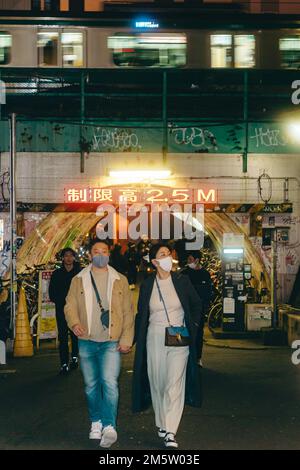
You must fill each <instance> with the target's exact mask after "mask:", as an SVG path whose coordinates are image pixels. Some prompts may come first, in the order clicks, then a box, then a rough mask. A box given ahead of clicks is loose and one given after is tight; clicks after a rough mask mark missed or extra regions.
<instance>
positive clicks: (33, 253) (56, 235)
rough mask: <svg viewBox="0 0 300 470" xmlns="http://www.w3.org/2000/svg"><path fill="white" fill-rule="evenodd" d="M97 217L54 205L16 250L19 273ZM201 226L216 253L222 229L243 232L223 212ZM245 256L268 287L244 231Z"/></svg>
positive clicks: (49, 258)
mask: <svg viewBox="0 0 300 470" xmlns="http://www.w3.org/2000/svg"><path fill="white" fill-rule="evenodd" d="M100 219H101V217H100V216H97V215H96V213H95V212H59V211H58V209H57V210H56V211H54V212H52V213H50V214H49V215H47V216H46V218H45V219H44V220H42V221H41V222H40V223H39V224H38V226H37V227H36V228H35V230H34V231H33V232H32V233H31V235H30V236H29V237H28V238H27V239H26V240H25V242H24V244H23V246H22V247H21V249H20V250H19V252H18V256H17V269H18V272H19V273H22V272H23V271H24V270H25V269H26V267H27V266H30V267H33V266H38V265H44V264H47V263H50V262H54V261H55V255H56V253H57V252H59V251H60V250H61V249H62V248H64V247H66V246H72V247H74V248H79V246H80V245H81V244H82V242H83V240H84V237H85V236H86V234H87V233H88V232H89V231H90V230H91V229H92V228H93V227H95V225H96V224H97V223H98V221H99V220H100ZM205 230H206V232H207V233H208V235H209V236H210V238H211V240H212V242H213V244H214V246H215V248H216V249H217V251H218V253H219V254H221V248H222V240H223V233H235V234H244V232H243V231H242V229H241V228H240V227H239V226H238V225H237V224H236V223H235V221H233V220H232V219H231V218H230V217H229V215H228V214H226V213H206V214H205ZM244 235H245V234H244ZM245 260H246V262H247V263H251V265H252V272H253V276H254V278H255V279H256V280H257V282H259V281H260V277H261V273H262V272H263V273H264V275H265V280H266V286H267V288H268V289H270V286H271V282H270V276H269V274H268V273H267V271H266V268H265V265H264V263H263V261H262V259H261V258H260V256H259V254H258V252H257V251H256V249H255V247H254V246H253V245H252V243H251V241H250V240H249V238H248V237H247V235H245Z"/></svg>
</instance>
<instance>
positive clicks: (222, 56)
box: [210, 34, 255, 68]
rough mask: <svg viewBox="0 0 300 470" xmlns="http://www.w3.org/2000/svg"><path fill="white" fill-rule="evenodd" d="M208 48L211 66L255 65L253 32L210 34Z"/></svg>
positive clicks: (249, 66) (244, 66)
mask: <svg viewBox="0 0 300 470" xmlns="http://www.w3.org/2000/svg"><path fill="white" fill-rule="evenodd" d="M210 50H211V67H214V68H218V67H223V68H230V67H237V68H251V67H254V66H255V37H254V35H253V34H236V35H232V34H212V35H211V37H210Z"/></svg>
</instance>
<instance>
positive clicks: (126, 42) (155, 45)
mask: <svg viewBox="0 0 300 470" xmlns="http://www.w3.org/2000/svg"><path fill="white" fill-rule="evenodd" d="M107 45H108V48H109V49H111V51H112V56H113V61H114V63H115V65H117V66H118V67H182V66H184V65H185V64H186V35H185V34H175V33H174V34H172V33H156V34H155V33H141V34H134V35H133V34H126V33H117V34H115V35H114V36H110V37H109V38H108V40H107Z"/></svg>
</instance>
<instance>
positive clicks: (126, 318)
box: [119, 276, 134, 347]
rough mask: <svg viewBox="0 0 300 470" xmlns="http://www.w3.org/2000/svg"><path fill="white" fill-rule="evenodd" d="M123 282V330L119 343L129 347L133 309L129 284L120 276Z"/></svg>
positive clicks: (131, 342)
mask: <svg viewBox="0 0 300 470" xmlns="http://www.w3.org/2000/svg"><path fill="white" fill-rule="evenodd" d="M122 284H123V286H122V287H123V331H122V334H121V338H120V340H119V343H120V345H121V346H129V347H131V346H132V344H133V337H134V309H133V299H132V294H131V291H130V289H129V284H128V281H127V279H126V277H125V276H124V277H123V278H122Z"/></svg>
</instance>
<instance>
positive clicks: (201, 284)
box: [182, 251, 213, 367]
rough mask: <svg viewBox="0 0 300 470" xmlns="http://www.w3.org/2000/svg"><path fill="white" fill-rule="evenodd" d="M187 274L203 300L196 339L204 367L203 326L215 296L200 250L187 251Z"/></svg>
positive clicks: (184, 272) (200, 363) (200, 362)
mask: <svg viewBox="0 0 300 470" xmlns="http://www.w3.org/2000/svg"><path fill="white" fill-rule="evenodd" d="M182 273H183V274H186V275H187V276H188V277H189V278H190V281H191V283H192V284H193V286H194V288H195V290H196V292H197V294H198V295H199V297H200V299H201V300H202V308H203V315H202V318H203V321H202V323H201V325H200V328H199V330H198V336H197V341H196V346H197V351H198V364H199V365H200V366H201V367H202V365H203V364H202V360H201V358H202V349H203V328H204V319H205V316H206V314H207V312H208V309H209V304H210V302H211V300H212V296H213V283H212V280H211V277H210V274H209V272H208V271H207V270H206V269H204V268H203V267H202V266H201V254H200V252H199V251H190V252H188V253H187V266H186V267H185V268H184V269H183V271H182Z"/></svg>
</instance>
